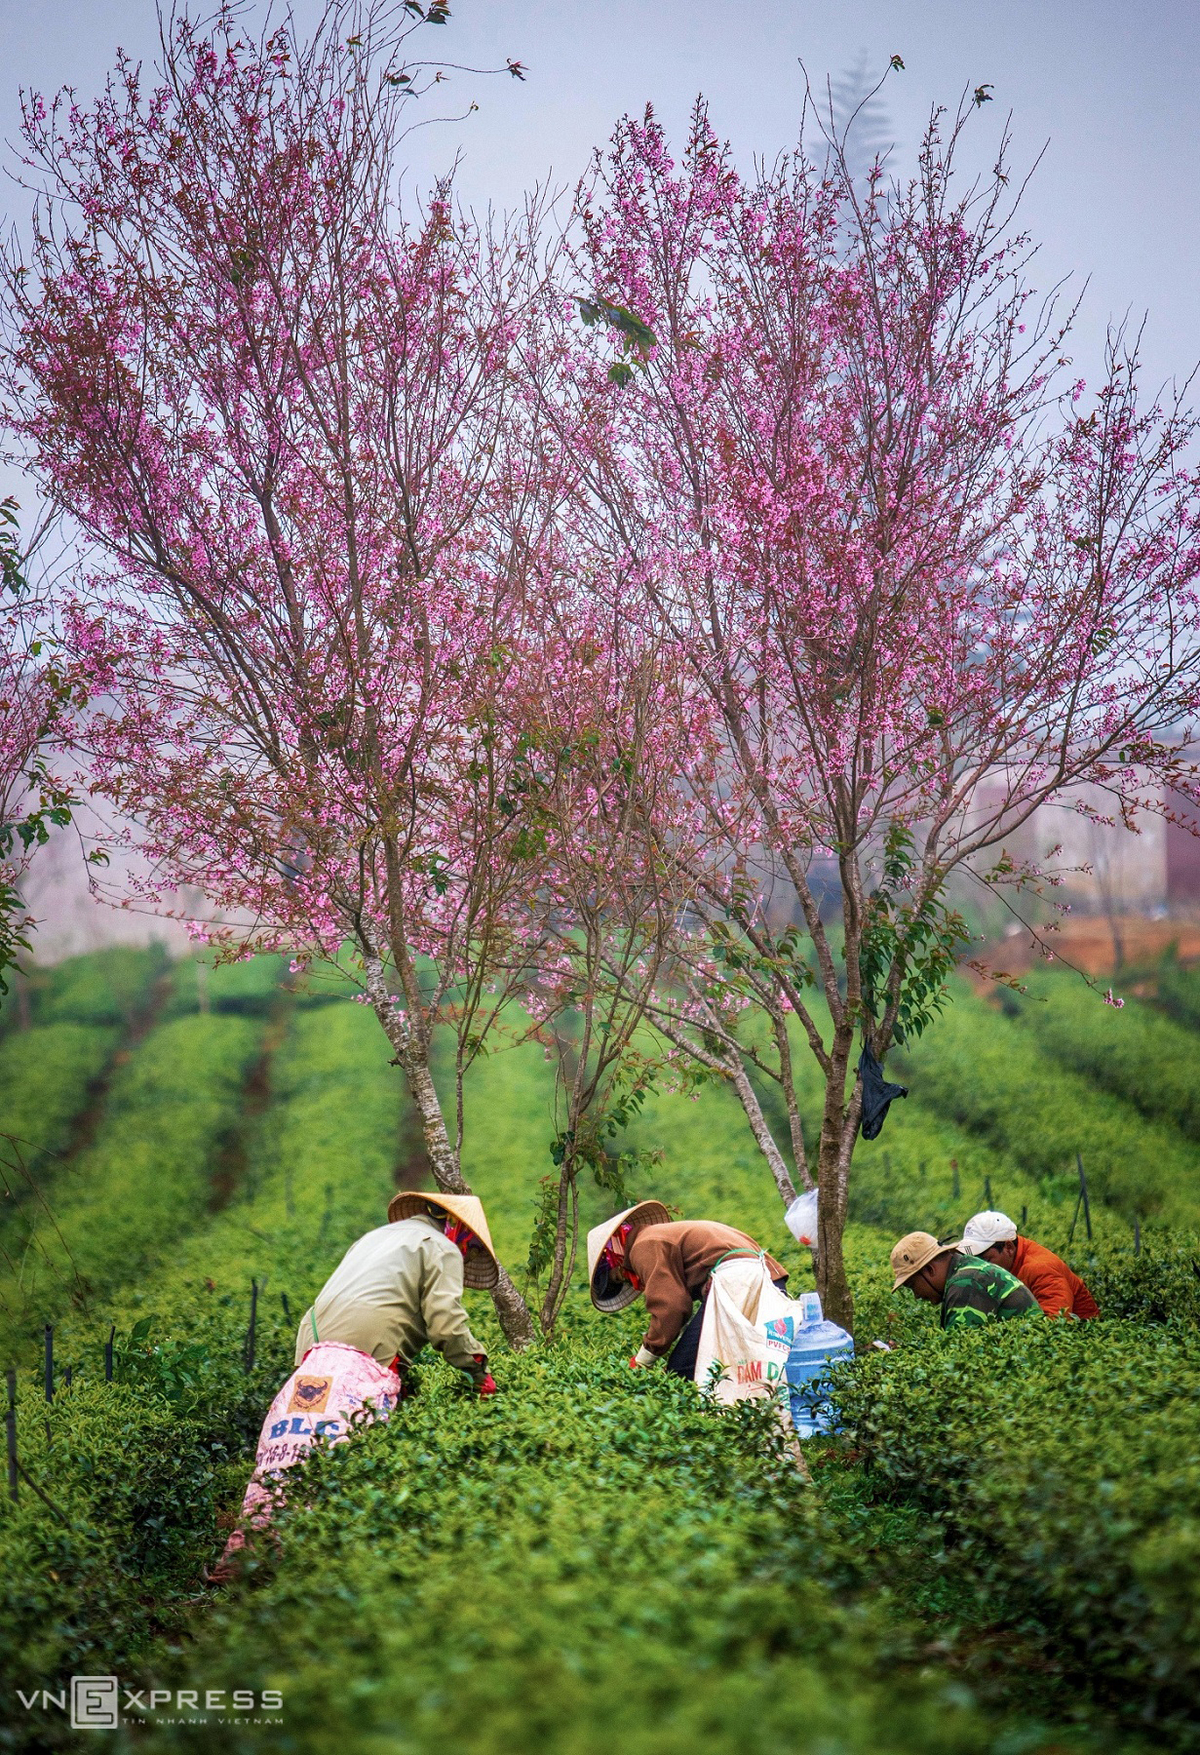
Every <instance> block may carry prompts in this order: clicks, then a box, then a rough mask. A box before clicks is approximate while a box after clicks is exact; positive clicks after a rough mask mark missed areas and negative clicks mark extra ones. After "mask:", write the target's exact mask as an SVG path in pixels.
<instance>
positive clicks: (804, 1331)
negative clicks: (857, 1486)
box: [786, 1293, 854, 1438]
mask: <svg viewBox="0 0 1200 1755" xmlns="http://www.w3.org/2000/svg"><path fill="white" fill-rule="evenodd" d="M806 1297H811V1298H812V1301H813V1303H814V1304H816V1310H817V1317H816V1321H815V1322H803V1323H801V1324H800V1326H799V1327H798V1328H797V1329H796V1331H795V1334H794V1337H793V1340H792V1350H791V1352H790V1353H789V1354H788V1362H787V1367H786V1376H787V1382H788V1393H789V1396H790V1399H791V1404H792V1423H793V1425H794V1426H795V1428H796V1436H797V1437H798V1438H811V1437H812V1436H813V1434H814V1432H831V1431H832V1430H833V1408H832V1406H831V1405H830V1403H829V1401H828V1400H827V1399H826V1398H825V1397H824V1396H822V1395H821V1394H820V1392H819V1391H818V1389H817V1380H818V1378H819V1377H820V1376H821V1375H822V1373H823V1372H825V1371H827V1370H828V1369H829V1367H830V1366H831V1365H835V1364H836V1363H837V1361H838V1360H839V1359H851V1358H853V1356H854V1342H853V1340H852V1339H851V1338H850V1336H849V1335H848V1334H847V1333H846V1331H845V1329H844V1328H839V1327H838V1325H837V1323H836V1322H826V1321H825V1319H824V1317H823V1316H822V1315H821V1314H820V1311H821V1306H820V1304H819V1303H818V1302H817V1300H816V1297H815V1295H814V1294H811V1293H809V1294H806Z"/></svg>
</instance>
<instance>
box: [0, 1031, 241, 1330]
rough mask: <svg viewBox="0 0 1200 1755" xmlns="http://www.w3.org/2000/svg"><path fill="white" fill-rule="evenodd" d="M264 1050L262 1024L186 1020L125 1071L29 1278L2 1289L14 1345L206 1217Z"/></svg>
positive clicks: (125, 1278) (42, 1217)
mask: <svg viewBox="0 0 1200 1755" xmlns="http://www.w3.org/2000/svg"><path fill="white" fill-rule="evenodd" d="M261 1045H262V1028H261V1025H260V1024H258V1023H257V1022H255V1021H254V1020H251V1019H246V1018H236V1017H218V1016H214V1015H209V1016H207V1017H193V1018H181V1019H179V1020H178V1021H176V1022H174V1023H170V1024H164V1025H162V1026H160V1027H159V1028H158V1029H155V1030H153V1031H151V1033H150V1035H149V1036H147V1037H146V1038H145V1040H144V1041H142V1042H141V1043H140V1044H139V1045H138V1046H137V1048H136V1049H134V1051H133V1052H132V1054H131V1055H130V1058H129V1060H128V1061H127V1063H126V1064H125V1065H123V1066H121V1067H120V1068H118V1070H117V1072H116V1074H115V1076H114V1078H113V1080H112V1083H111V1086H110V1088H109V1091H108V1100H107V1104H106V1107H105V1111H104V1115H103V1117H102V1119H101V1121H100V1124H99V1127H98V1129H97V1132H96V1135H95V1138H94V1140H93V1141H92V1143H91V1145H90V1146H89V1147H88V1148H87V1149H86V1150H85V1151H83V1152H81V1153H80V1154H79V1155H78V1156H77V1157H76V1158H75V1159H74V1160H73V1161H72V1163H71V1165H70V1167H69V1174H68V1175H67V1176H66V1177H65V1178H60V1179H59V1180H58V1182H57V1183H56V1185H55V1187H54V1190H53V1200H52V1202H51V1205H50V1211H49V1212H48V1213H47V1212H46V1211H44V1210H39V1211H38V1212H37V1213H35V1214H31V1217H32V1219H33V1224H32V1227H31V1239H30V1242H29V1244H28V1246H27V1248H26V1251H25V1256H24V1260H23V1263H22V1267H21V1272H20V1275H19V1276H14V1275H9V1276H7V1278H6V1279H4V1280H0V1295H3V1297H4V1300H5V1304H6V1306H7V1309H8V1312H9V1320H8V1328H7V1333H8V1336H9V1337H10V1345H11V1344H12V1339H13V1337H17V1336H19V1335H20V1334H21V1333H22V1332H26V1333H28V1332H30V1331H31V1329H32V1328H33V1327H36V1325H37V1324H38V1323H40V1322H41V1321H43V1320H52V1319H54V1318H56V1317H57V1316H59V1315H60V1314H61V1313H62V1312H64V1311H66V1310H69V1309H70V1308H71V1306H72V1304H73V1303H74V1304H77V1303H79V1302H80V1301H87V1300H90V1299H93V1298H95V1297H97V1296H103V1295H104V1294H106V1293H107V1292H109V1291H111V1290H112V1289H114V1288H115V1287H117V1286H119V1285H121V1284H125V1283H128V1282H129V1281H131V1280H134V1279H136V1278H137V1277H138V1276H140V1275H142V1274H144V1273H145V1272H146V1271H147V1270H148V1269H151V1268H153V1267H154V1266H155V1265H157V1263H158V1262H159V1261H160V1260H161V1259H162V1257H163V1254H164V1252H165V1251H166V1250H167V1249H168V1248H169V1247H170V1246H171V1245H172V1243H173V1242H174V1241H175V1239H176V1238H178V1237H179V1236H181V1235H182V1234H183V1233H185V1232H186V1231H188V1230H189V1229H191V1228H192V1227H194V1226H195V1225H196V1224H197V1223H198V1222H200V1221H201V1220H202V1219H203V1218H204V1216H205V1215H206V1214H207V1212H208V1210H209V1208H210V1206H211V1205H212V1203H213V1202H214V1200H216V1199H217V1198H219V1192H220V1191H219V1186H218V1184H217V1182H216V1181H215V1176H216V1173H217V1172H218V1170H219V1168H220V1162H219V1160H220V1153H221V1150H222V1147H223V1146H225V1145H226V1144H227V1143H228V1142H229V1141H231V1140H232V1139H234V1138H235V1137H236V1133H237V1130H238V1127H239V1125H240V1122H241V1117H242V1094H243V1087H244V1085H245V1082H246V1079H247V1076H248V1074H249V1072H250V1070H251V1068H252V1066H253V1065H254V1063H255V1061H256V1060H257V1058H258V1057H259V1055H260V1053H261Z"/></svg>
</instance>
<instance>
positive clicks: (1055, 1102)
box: [896, 991, 1200, 1226]
mask: <svg viewBox="0 0 1200 1755" xmlns="http://www.w3.org/2000/svg"><path fill="white" fill-rule="evenodd" d="M896 1064H897V1066H898V1068H900V1069H901V1070H902V1072H903V1077H904V1081H905V1083H906V1084H911V1086H912V1087H913V1090H914V1094H919V1096H920V1100H921V1101H922V1102H923V1103H927V1104H929V1105H930V1106H931V1107H933V1108H934V1109H936V1110H937V1112H938V1113H939V1114H940V1115H944V1116H947V1117H949V1118H950V1119H951V1120H953V1121H955V1122H957V1123H958V1124H959V1125H960V1126H962V1127H964V1128H966V1129H968V1130H969V1131H970V1132H972V1133H975V1134H976V1135H978V1136H980V1137H981V1138H983V1139H984V1140H986V1141H987V1142H988V1143H989V1144H991V1145H992V1146H993V1147H995V1148H996V1149H997V1150H999V1151H1001V1152H1004V1153H1005V1154H1006V1155H1007V1156H1009V1157H1010V1158H1011V1159H1012V1161H1013V1162H1014V1163H1015V1164H1016V1165H1017V1166H1018V1167H1019V1168H1020V1169H1021V1170H1022V1171H1024V1173H1025V1174H1026V1175H1028V1176H1030V1177H1033V1178H1035V1179H1038V1180H1039V1181H1045V1182H1046V1185H1047V1188H1048V1190H1049V1191H1053V1190H1054V1189H1055V1186H1056V1184H1057V1185H1058V1189H1059V1191H1060V1192H1069V1191H1072V1190H1073V1188H1074V1185H1075V1155H1076V1153H1077V1152H1079V1153H1081V1154H1082V1156H1083V1161H1084V1167H1085V1169H1086V1171H1087V1175H1088V1180H1089V1183H1090V1184H1091V1186H1092V1190H1093V1194H1094V1196H1098V1197H1100V1198H1102V1199H1103V1200H1105V1201H1107V1202H1108V1203H1109V1204H1110V1205H1112V1206H1114V1207H1116V1208H1117V1209H1118V1210H1119V1211H1120V1212H1122V1213H1123V1214H1124V1215H1125V1216H1126V1218H1127V1219H1129V1220H1132V1219H1133V1218H1134V1217H1135V1216H1137V1215H1140V1216H1141V1217H1142V1218H1143V1219H1144V1218H1146V1217H1147V1216H1155V1217H1156V1218H1157V1219H1158V1220H1160V1221H1161V1222H1162V1223H1164V1224H1177V1225H1184V1226H1194V1225H1195V1224H1196V1223H1197V1219H1198V1218H1200V1146H1197V1145H1196V1144H1194V1143H1193V1142H1192V1141H1191V1140H1189V1139H1186V1138H1184V1136H1183V1135H1182V1134H1181V1133H1180V1132H1179V1131H1178V1130H1177V1129H1176V1128H1174V1127H1171V1126H1168V1125H1166V1124H1165V1123H1163V1122H1161V1121H1158V1122H1155V1121H1150V1120H1147V1119H1146V1118H1145V1117H1144V1116H1142V1115H1140V1114H1139V1113H1138V1111H1137V1110H1136V1109H1135V1108H1134V1107H1133V1106H1132V1105H1131V1104H1129V1103H1127V1102H1125V1101H1124V1100H1123V1099H1122V1098H1120V1097H1116V1096H1113V1095H1111V1094H1110V1093H1109V1092H1108V1091H1105V1090H1101V1089H1098V1088H1097V1086H1096V1085H1095V1084H1093V1083H1092V1081H1091V1080H1090V1079H1087V1078H1084V1077H1083V1076H1082V1075H1081V1074H1079V1073H1076V1072H1072V1071H1070V1070H1069V1069H1067V1068H1064V1067H1062V1066H1060V1065H1058V1064H1056V1063H1055V1062H1054V1061H1053V1060H1052V1059H1050V1058H1049V1057H1048V1056H1047V1055H1046V1053H1045V1052H1044V1051H1043V1050H1042V1048H1041V1046H1040V1045H1039V1043H1038V1042H1037V1040H1036V1039H1035V1038H1034V1036H1033V1034H1032V1032H1031V1031H1029V1030H1027V1029H1025V1028H1023V1026H1022V1025H1021V1024H1020V1023H1018V1022H1016V1021H1015V1020H1014V1019H1012V1018H1009V1017H1004V1016H1002V1015H1001V1013H1000V1012H999V1011H998V1010H997V1009H996V1008H994V1007H992V1006H988V1005H985V1004H984V1003H983V1002H982V1001H980V1000H978V999H976V998H974V997H973V996H972V995H970V994H968V993H966V992H965V991H964V992H962V993H960V994H958V995H956V997H955V1001H954V1004H953V1005H952V1006H951V1007H949V1008H948V1010H947V1011H946V1013H945V1014H944V1015H943V1016H942V1017H941V1018H939V1020H938V1022H937V1023H936V1024H935V1025H934V1026H933V1027H932V1028H931V1029H930V1030H929V1031H928V1032H927V1033H926V1035H925V1036H923V1037H922V1038H921V1040H920V1042H919V1043H917V1044H916V1045H915V1046H914V1047H913V1048H912V1049H911V1050H910V1051H908V1052H906V1054H905V1055H904V1056H903V1057H900V1056H897V1057H896Z"/></svg>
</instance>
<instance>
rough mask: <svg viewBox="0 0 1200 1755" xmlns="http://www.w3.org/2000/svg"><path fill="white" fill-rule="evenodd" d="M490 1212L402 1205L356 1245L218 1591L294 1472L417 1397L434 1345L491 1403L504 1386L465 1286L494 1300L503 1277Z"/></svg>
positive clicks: (441, 1203)
mask: <svg viewBox="0 0 1200 1755" xmlns="http://www.w3.org/2000/svg"><path fill="white" fill-rule="evenodd" d="M498 1271H499V1270H498V1267H497V1262H496V1252H495V1250H494V1248H493V1247H492V1238H491V1233H490V1231H489V1230H488V1222H487V1216H486V1214H485V1213H484V1210H483V1203H482V1202H481V1201H479V1200H477V1199H476V1198H475V1196H474V1195H470V1194H442V1193H440V1192H437V1193H429V1194H421V1193H409V1192H405V1193H403V1194H398V1195H396V1196H395V1197H394V1198H393V1200H392V1201H391V1204H390V1205H389V1207H388V1222H387V1224H386V1225H380V1226H379V1227H378V1228H377V1229H376V1230H374V1231H368V1232H367V1234H366V1236H365V1237H360V1238H359V1240H358V1242H357V1243H354V1244H352V1245H351V1247H350V1248H349V1249H348V1250H347V1251H346V1254H345V1255H344V1256H343V1257H342V1260H341V1261H340V1262H339V1264H338V1266H337V1267H336V1268H335V1269H334V1271H333V1273H332V1274H331V1275H330V1276H329V1278H328V1280H326V1282H325V1284H324V1286H323V1287H322V1288H321V1290H320V1292H318V1294H317V1296H316V1299H315V1300H314V1302H313V1304H312V1306H311V1308H310V1309H308V1310H306V1311H305V1313H304V1315H303V1317H302V1318H301V1320H300V1332H299V1334H298V1335H297V1336H296V1370H295V1371H294V1372H293V1373H292V1375H291V1377H289V1378H288V1380H287V1382H286V1383H285V1384H284V1386H283V1388H282V1389H281V1390H280V1392H279V1394H278V1395H277V1396H276V1398H275V1400H274V1402H272V1404H271V1409H270V1412H269V1413H268V1415H267V1419H266V1422H265V1423H264V1425H263V1429H262V1435H261V1437H260V1439H259V1445H258V1457H257V1461H256V1466H255V1470H254V1474H253V1476H252V1477H251V1480H250V1485H249V1487H248V1488H247V1489H246V1497H245V1500H244V1501H243V1504H242V1516H241V1521H240V1524H239V1527H238V1528H237V1529H236V1530H235V1531H234V1532H233V1534H232V1535H231V1536H230V1538H229V1541H228V1543H227V1544H226V1548H225V1553H224V1555H223V1556H222V1559H221V1563H220V1565H219V1566H218V1567H217V1568H216V1569H215V1570H214V1571H213V1573H212V1574H211V1577H212V1580H213V1582H214V1583H222V1582H224V1581H225V1580H226V1579H227V1578H228V1577H229V1576H230V1575H231V1564H230V1563H231V1559H232V1557H233V1556H234V1555H235V1554H236V1553H237V1551H238V1550H239V1549H240V1548H242V1547H244V1546H245V1543H246V1529H247V1527H249V1528H250V1529H263V1528H265V1527H266V1526H267V1525H268V1524H269V1523H270V1520H271V1511H272V1507H273V1504H274V1499H275V1497H276V1496H277V1495H278V1494H279V1491H280V1488H279V1481H280V1478H281V1476H282V1474H283V1472H284V1471H285V1470H287V1469H289V1468H291V1467H292V1466H293V1465H294V1464H295V1463H297V1462H299V1461H300V1460H301V1459H302V1458H303V1457H304V1456H306V1455H307V1454H308V1451H309V1449H310V1448H311V1447H312V1445H313V1444H314V1443H315V1442H317V1441H318V1440H320V1439H324V1440H325V1441H326V1442H327V1443H330V1444H338V1443H340V1442H342V1441H343V1440H344V1439H345V1438H347V1437H349V1435H350V1431H351V1421H352V1420H353V1421H355V1422H358V1421H361V1420H363V1419H364V1418H365V1419H368V1420H369V1419H386V1418H387V1417H388V1414H389V1413H390V1411H391V1409H392V1408H393V1407H394V1406H395V1405H396V1403H397V1402H398V1401H401V1400H402V1399H403V1398H404V1396H405V1395H407V1394H408V1393H409V1387H408V1384H407V1383H406V1380H405V1373H406V1370H407V1368H408V1366H409V1365H410V1363H411V1362H412V1360H413V1359H414V1358H415V1357H416V1355H417V1354H418V1353H419V1352H420V1350H421V1348H422V1347H423V1346H425V1345H426V1343H428V1344H430V1345H431V1346H434V1347H436V1348H437V1350H438V1352H440V1353H441V1354H442V1356H443V1357H444V1358H445V1359H446V1360H447V1362H448V1363H449V1364H451V1365H456V1366H457V1367H458V1368H459V1369H460V1370H461V1371H465V1372H466V1374H467V1375H468V1377H469V1378H470V1379H471V1381H472V1383H473V1384H474V1385H475V1387H476V1389H477V1390H478V1391H479V1394H480V1395H481V1396H487V1395H493V1394H494V1393H495V1390H496V1385H495V1381H494V1380H493V1378H492V1376H491V1373H490V1372H489V1371H488V1368H487V1353H486V1351H485V1350H484V1347H483V1345H482V1343H481V1342H480V1341H477V1340H476V1339H475V1336H474V1335H473V1334H472V1333H471V1327H470V1323H469V1322H468V1320H467V1313H466V1311H465V1309H464V1308H463V1302H462V1294H463V1287H464V1286H471V1287H476V1288H479V1289H481V1290H484V1291H486V1290H488V1289H490V1288H491V1287H492V1286H494V1285H495V1284H496V1279H497V1275H498Z"/></svg>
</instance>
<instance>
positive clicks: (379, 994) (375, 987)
mask: <svg viewBox="0 0 1200 1755" xmlns="http://www.w3.org/2000/svg"><path fill="white" fill-rule="evenodd" d="M374 961H375V960H374V959H370V958H369V959H368V961H367V991H368V993H369V994H370V996H371V1002H372V1004H373V1006H374V1008H375V1016H376V1017H377V1018H378V1019H379V1022H380V1023H381V1024H382V1025H383V1028H384V1033H385V1034H386V1036H387V1039H388V1041H389V1042H390V1043H391V1045H392V1047H393V1048H394V1049H395V1050H396V1064H397V1065H398V1066H399V1067H400V1070H401V1071H402V1072H403V1074H404V1078H405V1082H406V1083H407V1085H408V1089H409V1094H410V1095H411V1097H412V1100H413V1102H414V1104H415V1105H416V1110H417V1115H418V1116H419V1117H420V1122H421V1133H422V1136H423V1138H424V1140H425V1150H426V1151H427V1153H428V1154H429V1162H430V1165H431V1166H432V1168H433V1178H434V1181H435V1182H436V1183H437V1185H438V1187H439V1188H440V1189H441V1190H442V1192H443V1194H470V1192H471V1189H470V1186H469V1184H468V1183H467V1181H466V1179H465V1178H464V1176H463V1173H462V1170H461V1168H460V1166H459V1162H458V1155H457V1153H456V1152H455V1150H454V1147H453V1145H452V1144H451V1142H450V1133H449V1130H448V1129H447V1127H446V1118H445V1116H444V1115H443V1114H442V1106H441V1104H440V1103H439V1101H438V1094H437V1087H436V1086H435V1085H434V1082H433V1074H432V1073H431V1072H430V1070H429V1057H428V1055H427V1053H426V1051H425V1047H424V1044H423V1043H422V1042H421V1041H419V1039H418V1037H417V1033H416V1031H415V1030H414V1029H412V1027H411V1025H410V1024H409V1021H408V1019H407V1017H406V1016H405V1015H404V1013H403V1012H402V1011H400V1010H399V1008H398V1007H396V1006H395V1005H393V1004H392V1001H391V999H390V997H389V996H388V992H387V984H386V982H385V980H384V977H383V969H382V966H381V965H376V967H375V968H372V963H373V962H374ZM492 1301H493V1303H494V1304H495V1306H496V1315H497V1317H498V1318H499V1322H500V1327H501V1329H502V1330H503V1331H504V1338H505V1340H506V1341H507V1342H508V1344H509V1346H510V1347H512V1348H514V1349H515V1351H517V1352H518V1353H520V1352H523V1351H524V1350H525V1348H526V1347H528V1346H531V1345H532V1344H533V1340H534V1327H533V1317H532V1316H531V1315H530V1312H529V1306H528V1305H527V1304H526V1302H525V1300H524V1298H522V1296H521V1294H520V1292H519V1291H518V1290H517V1288H516V1286H515V1285H514V1284H513V1282H512V1279H511V1277H510V1275H509V1273H508V1270H507V1268H506V1267H505V1266H504V1263H503V1262H501V1263H500V1278H499V1280H498V1281H497V1283H496V1286H495V1288H494V1289H493V1292H492Z"/></svg>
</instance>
